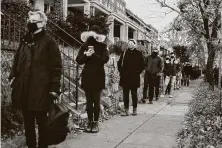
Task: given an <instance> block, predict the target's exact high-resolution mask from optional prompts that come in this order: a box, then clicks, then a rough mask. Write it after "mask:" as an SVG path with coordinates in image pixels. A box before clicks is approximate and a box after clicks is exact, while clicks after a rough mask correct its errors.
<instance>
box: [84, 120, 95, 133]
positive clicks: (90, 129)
mask: <svg viewBox="0 0 222 148" xmlns="http://www.w3.org/2000/svg"><path fill="white" fill-rule="evenodd" d="M92 124H93V121H89V122H88V124H87V127H86V129H85V132H87V133H89V132H91V131H92Z"/></svg>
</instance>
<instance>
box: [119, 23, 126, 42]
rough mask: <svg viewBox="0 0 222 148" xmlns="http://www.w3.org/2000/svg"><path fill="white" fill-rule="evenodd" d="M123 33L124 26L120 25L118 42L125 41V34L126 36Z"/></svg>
mask: <svg viewBox="0 0 222 148" xmlns="http://www.w3.org/2000/svg"><path fill="white" fill-rule="evenodd" d="M125 31H126V29H125V25H124V24H122V25H121V26H120V41H125V34H126V33H125Z"/></svg>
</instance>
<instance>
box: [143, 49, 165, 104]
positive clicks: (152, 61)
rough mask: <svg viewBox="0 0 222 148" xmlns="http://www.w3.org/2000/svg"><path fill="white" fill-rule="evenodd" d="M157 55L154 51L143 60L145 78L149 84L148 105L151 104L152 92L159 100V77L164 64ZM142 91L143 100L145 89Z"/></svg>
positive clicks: (156, 51) (155, 50)
mask: <svg viewBox="0 0 222 148" xmlns="http://www.w3.org/2000/svg"><path fill="white" fill-rule="evenodd" d="M158 53H159V52H158V50H157V49H154V50H153V52H152V54H151V55H150V56H148V57H147V58H146V60H145V63H146V65H145V70H146V73H145V76H146V77H147V78H148V80H147V82H148V84H149V104H153V97H154V90H155V97H156V100H158V99H159V89H160V77H161V75H162V72H163V68H164V62H163V59H162V58H161V57H160V56H158ZM143 91H144V92H143V94H144V97H143V98H145V97H146V93H147V88H144V89H143Z"/></svg>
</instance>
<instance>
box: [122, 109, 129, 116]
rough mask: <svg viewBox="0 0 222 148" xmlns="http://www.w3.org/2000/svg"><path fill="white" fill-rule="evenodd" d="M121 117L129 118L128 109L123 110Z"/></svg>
mask: <svg viewBox="0 0 222 148" xmlns="http://www.w3.org/2000/svg"><path fill="white" fill-rule="evenodd" d="M121 116H129V109H125V110H124V111H123V112H122V114H121Z"/></svg>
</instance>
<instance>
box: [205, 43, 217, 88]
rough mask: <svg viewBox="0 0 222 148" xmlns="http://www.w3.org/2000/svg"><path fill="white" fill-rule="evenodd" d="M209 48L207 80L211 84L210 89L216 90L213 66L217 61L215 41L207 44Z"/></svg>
mask: <svg viewBox="0 0 222 148" xmlns="http://www.w3.org/2000/svg"><path fill="white" fill-rule="evenodd" d="M207 48H208V59H207V67H206V78H207V82H208V83H209V89H211V90H214V74H213V65H214V59H215V53H216V50H215V46H214V44H213V41H209V42H207Z"/></svg>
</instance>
